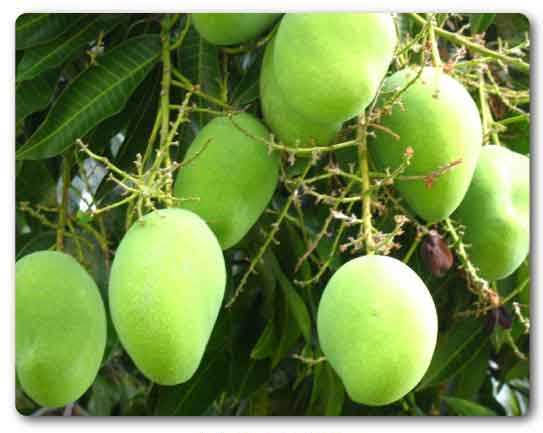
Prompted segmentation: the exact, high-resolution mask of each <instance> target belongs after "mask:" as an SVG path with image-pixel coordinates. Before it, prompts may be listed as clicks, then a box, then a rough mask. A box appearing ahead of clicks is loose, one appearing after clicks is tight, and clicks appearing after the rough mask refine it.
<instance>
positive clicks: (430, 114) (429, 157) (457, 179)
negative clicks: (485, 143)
mask: <svg viewBox="0 0 543 433" xmlns="http://www.w3.org/2000/svg"><path fill="white" fill-rule="evenodd" d="M417 72H418V71H417V70H415V69H405V70H402V71H400V72H397V73H395V74H394V75H392V76H391V77H389V78H388V79H386V80H385V82H384V83H383V88H382V93H381V95H382V96H381V97H382V98H383V101H384V100H386V99H389V98H390V97H391V96H392V95H394V94H395V93H396V92H397V91H399V90H401V89H404V88H405V86H406V85H407V84H408V83H410V82H411V81H412V80H413V79H414V78H415V77H416V74H417ZM400 102H401V105H399V104H395V105H393V106H392V107H391V108H392V112H391V113H390V114H384V115H383V116H382V118H381V123H382V125H383V126H385V127H386V128H388V129H390V130H391V131H392V132H393V133H395V134H398V135H399V139H398V138H397V137H394V136H393V135H391V134H390V133H389V132H385V131H381V130H376V137H375V139H370V141H369V144H370V152H371V154H372V156H373V158H374V160H375V162H376V164H377V165H378V167H380V168H381V169H384V168H387V167H388V168H390V169H391V170H394V169H395V168H397V167H398V166H399V165H400V164H401V162H402V157H403V155H404V154H405V152H406V149H407V148H408V147H411V148H412V150H413V151H414V154H413V157H412V159H411V164H410V165H409V166H408V167H407V169H406V170H405V171H404V172H403V175H405V176H413V175H415V176H417V175H418V176H427V175H430V174H431V173H432V172H434V171H435V170H438V169H440V168H443V167H445V166H447V165H448V164H451V163H454V162H458V161H460V163H459V164H458V165H456V166H454V167H452V168H451V169H450V170H448V171H445V172H444V173H443V174H441V175H440V176H437V177H436V178H435V179H433V180H432V181H431V185H429V184H428V183H427V182H424V181H423V180H422V179H417V180H397V181H396V182H395V185H396V188H397V190H398V191H399V192H400V194H401V195H402V197H403V198H404V199H405V201H406V202H407V203H408V204H409V206H410V207H411V208H412V209H413V211H414V212H415V213H416V214H417V215H418V216H420V217H421V218H423V219H425V220H426V221H428V222H430V223H433V222H436V221H439V220H442V219H444V218H447V217H448V216H450V214H451V213H452V212H453V211H454V210H455V209H456V208H457V207H458V205H459V204H460V202H461V201H462V199H463V198H464V195H465V194H466V191H467V190H468V187H469V184H470V181H471V178H472V176H473V172H474V171H475V166H476V164H477V159H478V157H479V152H480V149H481V143H482V137H483V134H482V127H481V120H480V117H479V111H478V110H477V106H476V105H475V103H474V102H473V99H472V98H471V96H470V95H469V93H468V92H467V90H466V89H465V88H464V87H463V86H462V85H461V84H460V83H458V82H457V81H456V80H455V79H454V78H452V77H450V76H448V75H446V74H445V73H444V72H442V71H440V70H438V69H434V68H430V67H428V68H424V70H423V72H422V74H421V76H420V77H419V79H418V80H417V81H416V82H415V83H414V84H411V85H410V86H409V87H408V88H407V90H405V91H404V92H403V93H402V94H401V96H400Z"/></svg>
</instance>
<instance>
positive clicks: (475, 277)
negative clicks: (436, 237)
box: [444, 218, 497, 311]
mask: <svg viewBox="0 0 543 433" xmlns="http://www.w3.org/2000/svg"><path fill="white" fill-rule="evenodd" d="M444 223H445V227H446V229H447V231H448V232H449V234H450V235H451V238H452V240H453V243H454V248H455V250H456V253H457V255H458V258H459V259H460V261H461V262H462V267H463V268H464V270H465V272H466V275H467V277H468V281H469V282H471V283H472V284H468V287H469V288H470V289H471V290H472V291H473V292H474V293H475V294H476V295H477V296H478V297H479V299H480V300H486V301H487V303H488V302H490V300H491V299H492V298H493V297H494V296H497V295H496V293H495V292H494V291H493V290H492V289H490V288H489V284H488V281H486V280H484V279H483V278H481V277H480V276H479V274H478V273H477V269H476V268H475V266H474V265H473V263H471V261H470V260H469V256H468V253H467V252H466V247H465V245H464V242H462V239H461V238H460V236H459V234H458V232H457V231H456V229H455V228H454V226H453V224H452V222H451V220H450V218H446V219H445V220H444ZM484 308H485V306H482V311H484Z"/></svg>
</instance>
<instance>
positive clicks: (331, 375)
mask: <svg viewBox="0 0 543 433" xmlns="http://www.w3.org/2000/svg"><path fill="white" fill-rule="evenodd" d="M344 401H345V389H344V387H343V383H342V382H341V379H340V378H339V377H338V375H337V374H336V373H335V372H334V370H332V367H330V365H329V364H328V363H327V362H323V363H320V364H317V365H316V366H315V370H314V374H313V389H312V391H311V398H310V402H309V409H308V415H326V416H337V415H340V414H341V410H342V408H343V402H344Z"/></svg>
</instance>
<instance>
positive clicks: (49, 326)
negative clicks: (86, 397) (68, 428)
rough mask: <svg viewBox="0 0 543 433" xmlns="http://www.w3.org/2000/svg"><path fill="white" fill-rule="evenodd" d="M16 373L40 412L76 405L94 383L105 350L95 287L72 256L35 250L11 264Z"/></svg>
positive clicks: (101, 309)
mask: <svg viewBox="0 0 543 433" xmlns="http://www.w3.org/2000/svg"><path fill="white" fill-rule="evenodd" d="M15 291H16V296H15V304H16V305H15V310H16V311H15V322H16V323H15V341H16V343H15V345H16V370H17V376H18V379H19V382H20V384H21V386H22V388H23V389H24V391H25V392H26V393H27V394H28V395H29V396H30V397H31V398H32V399H33V400H34V401H36V402H37V403H39V404H40V405H42V406H45V407H60V406H64V405H66V404H68V403H71V402H74V401H75V400H77V399H78V398H79V397H81V395H83V393H84V392H85V391H86V390H87V389H88V388H89V387H90V386H91V384H92V382H93V381H94V379H95V377H96V374H97V373H98V369H99V368H100V363H101V361H102V356H103V354H104V349H105V345H106V313H105V308H104V304H103V302H102V298H101V297H100V293H99V291H98V287H97V286H96V284H95V283H94V281H93V279H92V278H91V276H90V275H89V274H88V273H87V271H86V270H85V269H84V268H83V267H82V266H81V265H80V264H79V263H78V262H77V261H76V260H75V259H74V258H73V257H71V256H69V255H67V254H64V253H60V252H54V251H39V252H36V253H32V254H30V255H27V256H25V257H23V258H21V259H20V260H19V261H18V262H17V263H16V265H15Z"/></svg>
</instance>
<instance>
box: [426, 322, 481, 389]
mask: <svg viewBox="0 0 543 433" xmlns="http://www.w3.org/2000/svg"><path fill="white" fill-rule="evenodd" d="M486 344H488V337H487V336H486V335H485V333H484V329H483V326H482V324H481V322H480V321H477V320H475V319H465V320H463V321H462V322H459V323H457V324H456V326H454V327H453V328H452V329H451V330H450V331H449V332H447V333H446V334H445V335H443V336H441V337H440V338H439V339H438V342H437V347H436V351H435V353H434V357H433V358H432V362H431V363H430V367H428V371H427V372H426V374H425V375H424V377H423V378H422V380H421V382H420V384H419V386H418V389H419V390H420V389H424V388H427V387H429V386H434V385H438V384H440V383H443V382H445V381H446V380H448V379H451V378H452V377H454V376H455V375H456V374H457V373H459V372H460V371H461V370H462V369H463V368H464V367H465V366H466V365H467V364H469V362H470V361H471V360H473V359H474V358H475V357H476V356H477V354H478V353H479V352H480V351H481V350H482V349H483V348H484V347H486Z"/></svg>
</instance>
